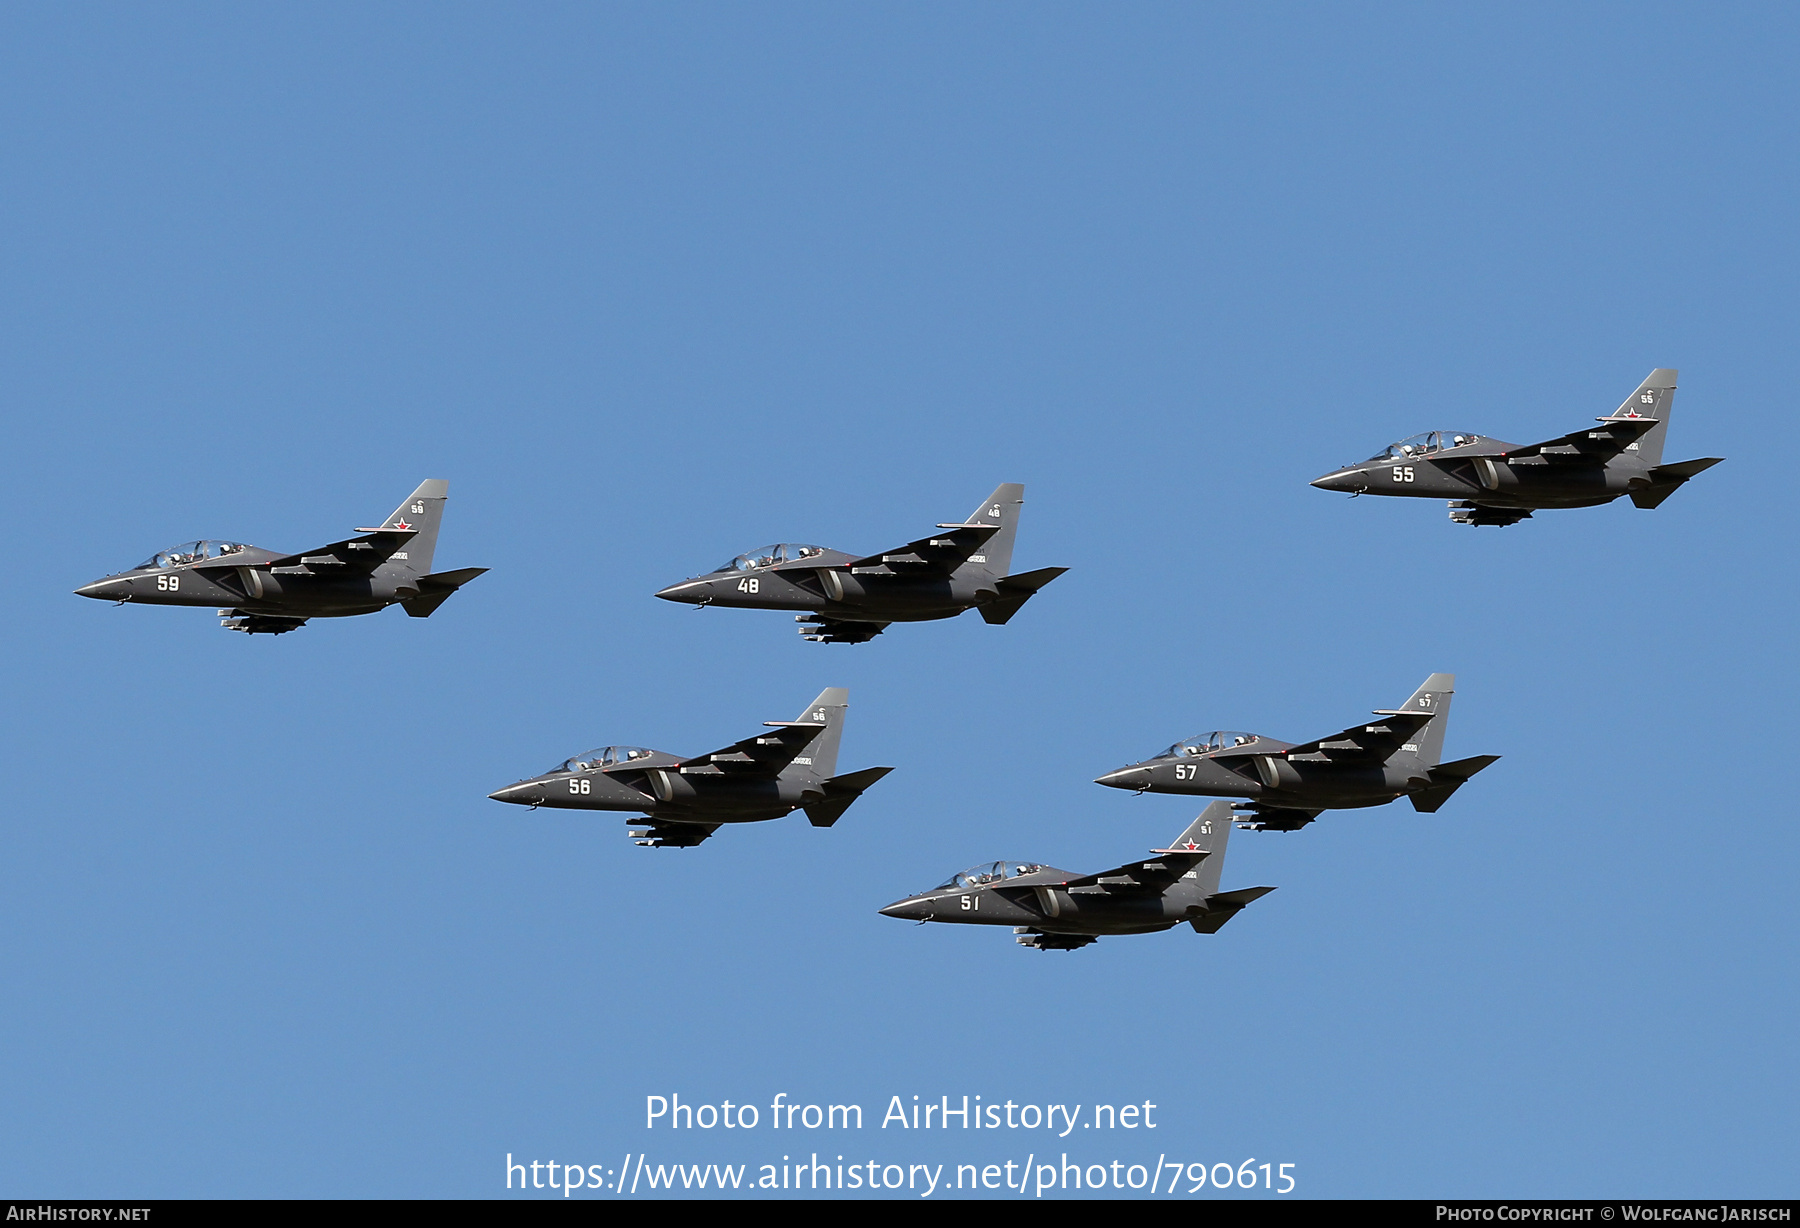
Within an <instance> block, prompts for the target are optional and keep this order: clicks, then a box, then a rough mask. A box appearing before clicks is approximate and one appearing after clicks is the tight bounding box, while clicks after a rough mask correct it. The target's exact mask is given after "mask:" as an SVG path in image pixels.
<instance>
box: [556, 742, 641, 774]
mask: <svg viewBox="0 0 1800 1228" xmlns="http://www.w3.org/2000/svg"><path fill="white" fill-rule="evenodd" d="M655 753H656V752H655V751H653V750H645V749H644V748H643V747H641V746H602V747H601V748H600V749H599V750H590V751H588V752H587V753H586V754H581V755H576V756H575V757H574V758H573V759H564V760H563V761H562V762H561V763H559V764H557V765H556V766H555V767H553V768H551V769H550V772H547V773H545V775H549V774H550V773H553V772H585V771H588V770H589V769H591V768H609V767H617V766H618V765H620V764H624V763H631V762H632V761H633V760H637V759H648V758H649V757H650V756H651V755H654V754H655Z"/></svg>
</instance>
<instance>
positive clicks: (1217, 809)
mask: <svg viewBox="0 0 1800 1228" xmlns="http://www.w3.org/2000/svg"><path fill="white" fill-rule="evenodd" d="M1232 817H1233V816H1232V810H1231V803H1230V802H1226V801H1219V802H1214V803H1213V804H1212V805H1210V806H1208V807H1207V808H1206V809H1205V810H1202V811H1201V812H1200V817H1199V818H1197V819H1195V820H1194V821H1193V822H1192V823H1190V824H1189V825H1188V829H1187V830H1186V831H1184V832H1182V833H1181V834H1180V835H1179V836H1177V837H1175V843H1174V844H1171V845H1170V846H1169V847H1170V848H1172V849H1185V848H1187V847H1188V845H1190V844H1191V845H1193V846H1194V847H1195V849H1196V850H1205V851H1206V852H1207V853H1209V854H1210V856H1208V857H1207V858H1206V860H1204V861H1202V862H1201V863H1200V864H1199V865H1198V866H1197V867H1195V870H1194V886H1195V889H1196V890H1198V891H1199V893H1200V896H1201V898H1202V899H1204V898H1205V897H1207V896H1209V895H1213V894H1215V893H1217V891H1218V890H1219V874H1220V873H1221V872H1222V871H1223V870H1224V869H1225V844H1226V842H1227V841H1229V840H1230V839H1231V822H1232Z"/></svg>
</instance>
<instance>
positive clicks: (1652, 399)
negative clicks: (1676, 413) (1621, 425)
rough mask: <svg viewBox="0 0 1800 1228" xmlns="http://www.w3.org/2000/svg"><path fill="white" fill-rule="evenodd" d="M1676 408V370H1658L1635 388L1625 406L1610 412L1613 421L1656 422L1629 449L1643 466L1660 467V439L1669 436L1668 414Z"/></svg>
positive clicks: (1661, 368)
mask: <svg viewBox="0 0 1800 1228" xmlns="http://www.w3.org/2000/svg"><path fill="white" fill-rule="evenodd" d="M1674 405H1675V368H1673V367H1658V368H1657V369H1656V370H1654V371H1652V372H1651V373H1650V374H1649V375H1648V376H1646V377H1645V379H1644V382H1643V383H1641V384H1639V385H1638V388H1637V391H1636V392H1634V393H1632V394H1631V395H1630V396H1628V397H1626V398H1625V403H1624V404H1623V405H1621V406H1619V408H1617V409H1615V410H1613V412H1612V416H1613V417H1615V418H1655V419H1656V425H1655V426H1653V427H1651V428H1650V429H1649V430H1648V431H1646V432H1644V435H1643V437H1642V438H1641V439H1639V440H1638V441H1637V443H1636V444H1634V445H1632V447H1631V448H1630V449H1629V451H1630V452H1632V453H1633V454H1634V455H1636V457H1637V458H1638V459H1639V460H1640V461H1642V462H1643V463H1644V464H1646V465H1649V466H1651V467H1655V466H1657V465H1660V464H1662V455H1663V437H1664V436H1665V435H1667V434H1668V433H1669V413H1670V411H1671V410H1672V409H1673V408H1674Z"/></svg>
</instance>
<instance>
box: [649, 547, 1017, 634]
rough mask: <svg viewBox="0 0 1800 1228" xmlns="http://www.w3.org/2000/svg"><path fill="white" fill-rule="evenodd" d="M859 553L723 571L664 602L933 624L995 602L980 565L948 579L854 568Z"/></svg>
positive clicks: (669, 593)
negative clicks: (985, 603)
mask: <svg viewBox="0 0 1800 1228" xmlns="http://www.w3.org/2000/svg"><path fill="white" fill-rule="evenodd" d="M853 561H855V556H854V555H848V554H844V553H842V552H841V551H835V550H823V551H821V552H820V554H819V555H816V556H813V557H810V558H807V559H803V560H799V561H794V562H776V563H773V564H770V565H767V566H751V567H746V568H743V569H737V568H729V569H726V568H722V569H720V570H718V571H714V572H709V573H707V574H706V575H703V576H696V577H694V578H693V579H691V580H683V581H681V582H680V583H678V584H671V585H669V586H668V587H667V588H665V589H662V590H660V591H659V592H658V593H657V594H656V595H657V596H658V597H661V598H663V599H664V600H665V601H680V602H685V603H687V604H689V605H701V606H706V605H716V606H723V607H727V608H737V609H749V610H795V611H800V612H804V613H813V614H822V615H824V616H825V617H827V618H830V619H836V620H841V621H845V622H882V623H889V622H926V621H930V620H932V619H938V618H953V617H955V616H956V615H958V614H961V613H963V612H964V611H966V610H972V609H974V608H975V607H976V606H978V605H981V604H982V603H983V602H984V601H988V600H992V599H993V597H994V595H995V593H994V589H995V583H996V580H997V577H994V576H991V575H988V574H987V573H985V572H982V571H981V570H980V569H979V567H977V568H965V569H959V570H958V571H957V572H955V573H953V574H951V575H949V576H938V575H933V576H909V575H905V574H894V573H892V572H891V571H888V572H884V570H883V569H879V568H856V569H852V568H850V567H849V566H848V564H849V563H851V562H853Z"/></svg>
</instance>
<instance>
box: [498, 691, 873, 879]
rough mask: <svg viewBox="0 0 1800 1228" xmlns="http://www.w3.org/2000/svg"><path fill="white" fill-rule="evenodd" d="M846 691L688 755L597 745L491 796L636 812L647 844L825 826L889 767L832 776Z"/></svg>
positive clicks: (634, 823)
mask: <svg viewBox="0 0 1800 1228" xmlns="http://www.w3.org/2000/svg"><path fill="white" fill-rule="evenodd" d="M849 702H850V692H849V691H847V690H845V689H844V688H843V687H835V686H834V687H827V688H826V689H825V690H823V691H821V692H819V697H818V698H817V699H815V700H813V701H812V702H811V703H810V704H808V705H806V710H805V711H804V712H802V713H801V714H800V716H799V718H798V719H796V720H791V721H764V722H763V724H764V725H766V726H767V727H768V728H769V729H770V732H768V733H764V734H758V735H757V736H755V737H750V738H745V739H744V740H743V741H741V742H733V743H732V744H731V745H730V746H727V747H726V748H725V749H723V750H716V751H714V752H713V753H712V754H710V755H695V756H693V757H692V758H686V757H684V756H681V755H671V754H668V753H666V752H664V751H660V750H646V749H645V748H643V747H641V746H602V747H601V748H600V749H598V750H590V751H588V752H587V753H586V754H582V755H576V756H575V757H573V758H571V759H565V760H564V761H563V762H561V763H559V764H557V765H556V766H555V767H553V768H551V769H550V770H549V771H548V772H545V773H544V774H543V775H542V776H534V777H532V778H531V779H530V780H522V781H520V782H519V783H518V784H516V785H508V786H506V788H504V789H499V790H496V791H495V792H493V793H490V794H488V796H489V797H491V798H493V799H494V800H495V801H497V802H513V803H516V804H518V805H521V806H531V807H533V808H536V807H538V806H551V807H555V808H558V809H563V810H641V811H643V812H644V817H643V818H636V819H627V820H626V823H628V824H629V825H630V826H631V827H632V828H634V829H636V830H633V831H632V832H631V837H632V839H634V840H636V841H637V842H638V843H639V844H642V845H645V846H646V847H649V848H692V847H693V846H694V845H696V844H699V843H700V842H701V841H702V840H705V839H706V838H707V837H708V836H710V835H712V834H713V833H714V832H715V831H717V830H718V829H719V828H720V827H721V826H722V825H723V824H726V823H760V822H763V821H764V820H767V819H779V818H781V817H782V816H783V815H785V814H791V813H792V812H793V811H795V810H804V811H806V817H807V819H808V820H809V821H810V822H811V823H812V825H813V826H814V827H830V826H831V825H832V824H833V823H835V822H837V821H838V819H839V818H840V817H842V816H843V813H844V811H846V810H848V809H849V808H850V804H851V803H852V802H854V801H855V800H856V799H857V798H859V797H861V796H862V794H863V790H865V789H867V788H868V787H869V786H870V785H872V784H874V783H875V782H876V781H878V780H880V779H881V778H882V777H883V776H886V775H887V774H888V773H889V772H891V771H893V770H894V769H893V768H885V767H876V768H864V769H863V770H862V771H860V772H850V773H848V774H846V775H843V776H835V775H833V773H834V772H836V771H837V757H838V740H839V739H840V738H842V737H843V735H844V713H845V712H846V711H848V710H849Z"/></svg>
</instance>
